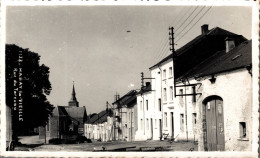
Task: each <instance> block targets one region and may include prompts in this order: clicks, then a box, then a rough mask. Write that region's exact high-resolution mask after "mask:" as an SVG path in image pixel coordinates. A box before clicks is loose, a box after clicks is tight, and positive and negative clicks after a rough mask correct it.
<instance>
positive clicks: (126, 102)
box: [113, 90, 138, 141]
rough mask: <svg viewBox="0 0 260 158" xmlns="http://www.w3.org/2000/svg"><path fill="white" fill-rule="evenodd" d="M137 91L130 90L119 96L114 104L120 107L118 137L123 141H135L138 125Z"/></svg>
mask: <svg viewBox="0 0 260 158" xmlns="http://www.w3.org/2000/svg"><path fill="white" fill-rule="evenodd" d="M136 94H137V92H136V91H135V90H131V91H129V92H128V93H127V94H125V95H124V96H122V97H121V98H118V100H116V101H115V102H114V103H113V105H116V107H117V109H118V117H117V118H118V120H117V121H118V139H119V140H122V141H135V140H136V130H137V129H138V125H137V120H136V117H137V99H136Z"/></svg>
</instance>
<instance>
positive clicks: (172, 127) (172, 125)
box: [171, 112, 174, 139]
mask: <svg viewBox="0 0 260 158" xmlns="http://www.w3.org/2000/svg"><path fill="white" fill-rule="evenodd" d="M171 134H172V139H174V118H173V112H171Z"/></svg>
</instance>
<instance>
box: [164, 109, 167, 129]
mask: <svg viewBox="0 0 260 158" xmlns="http://www.w3.org/2000/svg"><path fill="white" fill-rule="evenodd" d="M164 127H167V112H165V113H164Z"/></svg>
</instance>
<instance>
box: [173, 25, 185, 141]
mask: <svg viewBox="0 0 260 158" xmlns="http://www.w3.org/2000/svg"><path fill="white" fill-rule="evenodd" d="M169 31H170V33H169V35H170V38H169V39H170V46H171V47H170V50H171V51H172V61H173V85H174V97H175V98H176V82H175V78H176V77H175V70H176V69H175V67H176V63H175V59H176V52H175V49H174V45H175V43H174V28H173V27H169ZM184 87H185V88H184V89H185V95H184V97H185V124H186V137H187V141H188V125H187V100H186V86H184Z"/></svg>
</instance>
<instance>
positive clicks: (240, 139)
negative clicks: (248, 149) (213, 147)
mask: <svg viewBox="0 0 260 158" xmlns="http://www.w3.org/2000/svg"><path fill="white" fill-rule="evenodd" d="M237 140H239V141H249V139H248V138H237Z"/></svg>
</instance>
